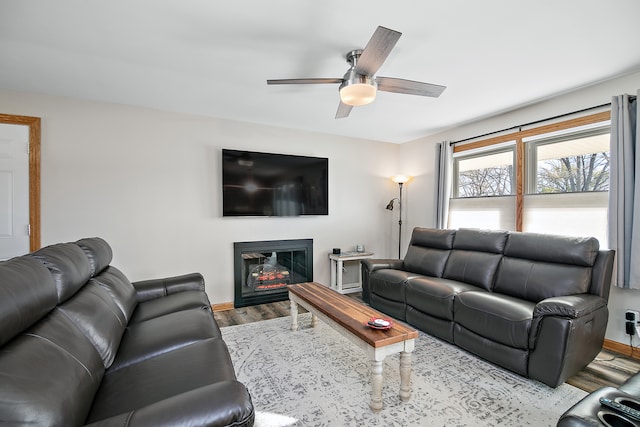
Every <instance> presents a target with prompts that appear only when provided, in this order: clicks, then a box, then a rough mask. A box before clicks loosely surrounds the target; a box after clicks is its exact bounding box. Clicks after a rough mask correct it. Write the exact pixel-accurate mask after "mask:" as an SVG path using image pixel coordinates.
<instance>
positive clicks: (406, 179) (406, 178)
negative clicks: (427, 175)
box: [387, 175, 411, 259]
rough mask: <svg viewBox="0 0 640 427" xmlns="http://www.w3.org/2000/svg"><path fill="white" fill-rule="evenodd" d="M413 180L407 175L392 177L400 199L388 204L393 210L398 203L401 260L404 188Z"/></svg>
mask: <svg viewBox="0 0 640 427" xmlns="http://www.w3.org/2000/svg"><path fill="white" fill-rule="evenodd" d="M410 179H411V177H410V176H407V175H394V176H392V177H391V180H392V181H393V182H395V183H397V184H398V189H399V190H400V197H395V198H393V199H391V200H390V201H389V203H387V209H388V210H390V211H392V210H393V202H395V201H397V202H398V211H399V212H398V213H399V218H398V259H400V254H401V251H402V186H403V185H404V183H405V182H409V180H410Z"/></svg>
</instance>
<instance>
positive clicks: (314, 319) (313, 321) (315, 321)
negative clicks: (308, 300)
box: [311, 313, 318, 328]
mask: <svg viewBox="0 0 640 427" xmlns="http://www.w3.org/2000/svg"><path fill="white" fill-rule="evenodd" d="M317 324H318V317H317V316H316V315H315V314H313V313H311V327H312V328H315V327H316V325H317Z"/></svg>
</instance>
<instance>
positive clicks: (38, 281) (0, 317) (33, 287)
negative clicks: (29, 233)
mask: <svg viewBox="0 0 640 427" xmlns="http://www.w3.org/2000/svg"><path fill="white" fill-rule="evenodd" d="M57 302H58V293H57V291H56V285H55V283H54V282H53V277H52V276H51V274H50V273H49V270H47V269H46V268H45V267H44V266H43V265H42V263H40V262H39V261H38V260H36V259H34V258H31V257H28V256H23V257H19V258H13V259H11V260H9V261H5V262H2V263H0V345H3V344H5V343H6V342H8V341H9V340H11V338H13V337H14V336H16V335H17V334H18V333H20V332H22V331H24V330H25V329H26V328H28V327H29V326H31V325H33V324H34V323H36V322H37V321H38V320H40V319H41V318H42V317H43V316H45V315H46V314H47V313H48V312H50V311H51V310H52V309H53V308H54V307H55V306H56V304H57Z"/></svg>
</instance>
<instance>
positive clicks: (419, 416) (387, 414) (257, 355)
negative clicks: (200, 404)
mask: <svg viewBox="0 0 640 427" xmlns="http://www.w3.org/2000/svg"><path fill="white" fill-rule="evenodd" d="M299 319H300V320H299V323H300V330H298V331H296V332H292V331H291V330H290V324H291V317H283V318H278V319H272V320H265V321H261V322H255V323H248V324H244V325H238V326H229V327H225V328H222V334H223V336H224V339H225V341H226V342H227V344H228V346H229V351H230V353H231V358H232V359H233V363H234V366H235V368H236V373H237V376H238V380H239V381H241V382H243V383H244V384H245V385H246V386H247V388H248V389H249V392H250V393H251V396H252V399H253V403H254V406H255V408H256V411H258V416H257V417H256V419H257V422H256V425H257V426H258V427H260V424H261V423H263V425H265V426H266V425H269V426H271V425H278V424H277V423H278V421H277V420H281V421H280V425H283V426H284V425H292V426H305V427H309V426H385V427H389V426H536V427H540V426H555V425H556V422H557V420H558V418H559V417H560V415H561V414H562V413H563V412H564V411H565V410H566V409H568V408H569V407H571V406H572V405H573V404H574V403H576V402H577V401H578V400H580V399H582V398H583V397H584V396H585V395H586V394H587V393H586V392H584V391H582V390H580V389H578V388H575V387H573V386H570V385H568V384H562V385H561V386H560V387H558V388H556V389H553V388H550V387H548V386H546V385H544V384H542V383H540V382H538V381H534V380H530V379H527V378H523V377H521V376H519V375H516V374H514V373H511V372H509V371H507V370H504V369H502V368H500V367H498V366H495V365H493V364H491V363H488V362H486V361H484V360H482V359H480V358H478V357H476V356H474V355H472V354H470V353H467V352H466V351H464V350H461V349H459V348H457V347H456V346H453V345H451V344H449V343H446V342H444V341H441V340H439V339H437V338H433V337H431V336H429V335H427V334H424V333H422V332H421V333H420V336H419V338H418V340H417V343H416V348H415V350H414V352H413V355H412V362H413V373H412V377H411V383H412V396H411V400H409V401H408V402H402V401H401V400H400V397H399V396H398V391H399V387H400V373H399V358H398V355H393V356H389V357H387V358H386V359H385V362H384V374H383V375H384V383H383V390H382V398H383V404H384V408H383V409H382V411H380V412H379V413H373V412H372V411H371V409H370V408H369V400H370V397H371V384H370V381H369V362H368V360H367V357H366V354H365V352H364V351H363V350H361V349H360V348H358V347H357V346H355V345H354V344H353V343H351V342H350V341H348V340H347V339H346V338H344V337H343V336H342V335H340V334H339V333H337V332H336V331H334V330H333V329H331V327H329V326H327V325H325V324H324V323H322V322H318V325H317V326H316V327H315V328H311V327H310V320H311V315H310V314H309V313H306V314H303V315H300V316H299ZM268 420H272V421H268ZM274 420H275V421H274ZM270 423H275V424H270Z"/></svg>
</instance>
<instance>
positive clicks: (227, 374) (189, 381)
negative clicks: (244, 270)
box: [87, 338, 236, 423]
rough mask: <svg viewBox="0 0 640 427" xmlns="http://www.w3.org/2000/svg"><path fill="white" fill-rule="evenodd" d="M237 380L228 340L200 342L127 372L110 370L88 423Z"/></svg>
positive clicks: (97, 396)
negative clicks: (223, 382)
mask: <svg viewBox="0 0 640 427" xmlns="http://www.w3.org/2000/svg"><path fill="white" fill-rule="evenodd" d="M203 368H204V369H203ZM235 379H236V378H235V373H234V370H233V364H232V362H231V358H230V356H229V351H228V349H227V346H226V344H225V343H224V341H223V340H222V339H220V338H212V339H208V340H205V341H199V342H196V343H194V344H192V345H190V346H187V347H181V348H178V349H175V350H173V351H170V352H167V353H164V354H162V355H159V356H158V357H153V358H151V359H147V360H145V361H143V362H140V363H136V364H134V365H130V366H127V367H125V368H123V369H118V370H116V371H113V372H111V371H107V373H106V374H105V376H104V379H103V380H102V384H101V385H100V388H99V390H98V392H97V394H96V399H95V401H94V404H93V407H92V408H91V412H90V414H89V417H88V420H87V422H89V423H90V422H95V421H98V420H101V419H104V418H108V417H111V416H114V415H118V414H121V413H123V412H129V411H134V410H138V409H140V408H143V407H145V406H147V405H150V404H153V403H155V402H159V401H161V400H164V399H167V398H170V397H172V396H177V395H180V394H182V393H186V392H190V391H192V390H195V389H197V388H199V387H206V386H208V385H210V384H214V383H217V382H219V381H233V380H235Z"/></svg>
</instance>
